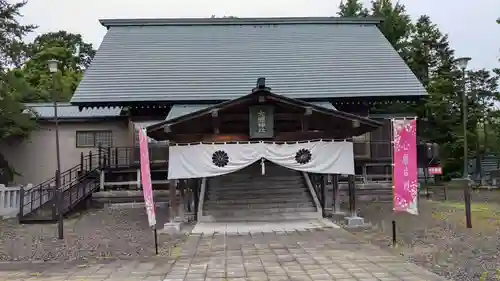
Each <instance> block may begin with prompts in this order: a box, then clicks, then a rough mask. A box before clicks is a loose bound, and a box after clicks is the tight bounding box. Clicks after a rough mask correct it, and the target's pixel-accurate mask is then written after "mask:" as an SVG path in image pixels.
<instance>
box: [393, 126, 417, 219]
mask: <svg viewBox="0 0 500 281" xmlns="http://www.w3.org/2000/svg"><path fill="white" fill-rule="evenodd" d="M392 124H393V132H394V143H393V151H394V155H393V165H394V166H393V169H394V178H393V184H394V198H393V201H394V211H401V212H408V213H410V214H414V215H417V214H418V207H417V196H418V194H417V193H418V176H417V126H416V124H417V121H416V120H393V122H392Z"/></svg>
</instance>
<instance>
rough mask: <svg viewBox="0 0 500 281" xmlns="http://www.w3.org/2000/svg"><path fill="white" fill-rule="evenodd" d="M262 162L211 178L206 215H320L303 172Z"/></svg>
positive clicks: (214, 217) (257, 218)
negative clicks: (263, 166) (262, 166)
mask: <svg viewBox="0 0 500 281" xmlns="http://www.w3.org/2000/svg"><path fill="white" fill-rule="evenodd" d="M260 171H261V170H260V164H254V165H251V166H250V167H248V168H245V169H243V170H240V171H237V172H235V173H232V174H229V175H224V176H220V177H215V178H212V179H210V180H209V184H208V189H207V200H206V201H205V203H204V208H203V209H204V212H203V216H205V217H210V219H211V220H214V221H240V222H241V221H243V222H244V221H279V220H290V219H304V218H317V217H318V213H317V210H316V206H315V204H314V202H313V201H312V198H311V196H310V194H309V190H308V189H307V187H306V186H305V184H304V180H303V178H302V175H301V174H300V173H299V172H297V171H293V170H288V169H286V168H282V167H278V166H276V165H273V164H266V174H265V175H262V174H261V173H260Z"/></svg>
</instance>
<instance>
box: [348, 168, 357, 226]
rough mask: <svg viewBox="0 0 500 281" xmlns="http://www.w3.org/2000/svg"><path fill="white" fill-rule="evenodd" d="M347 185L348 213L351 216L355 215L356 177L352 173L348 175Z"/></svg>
mask: <svg viewBox="0 0 500 281" xmlns="http://www.w3.org/2000/svg"><path fill="white" fill-rule="evenodd" d="M348 186H349V215H350V216H351V217H357V213H356V178H355V177H354V175H349V176H348Z"/></svg>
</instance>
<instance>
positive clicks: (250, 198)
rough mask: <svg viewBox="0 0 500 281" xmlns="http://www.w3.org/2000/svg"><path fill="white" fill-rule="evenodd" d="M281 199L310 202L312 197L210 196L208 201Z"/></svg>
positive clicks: (290, 195)
mask: <svg viewBox="0 0 500 281" xmlns="http://www.w3.org/2000/svg"><path fill="white" fill-rule="evenodd" d="M273 197H274V198H279V199H281V200H283V201H290V200H294V199H298V200H302V201H308V200H310V197H309V196H308V194H306V193H303V194H300V193H299V194H289V193H288V194H286V195H285V194H268V196H267V197H266V196H264V195H262V194H258V195H256V194H254V195H249V194H245V195H241V194H215V195H214V194H209V195H208V200H210V201H226V200H229V201H230V200H237V199H245V200H253V199H265V198H273Z"/></svg>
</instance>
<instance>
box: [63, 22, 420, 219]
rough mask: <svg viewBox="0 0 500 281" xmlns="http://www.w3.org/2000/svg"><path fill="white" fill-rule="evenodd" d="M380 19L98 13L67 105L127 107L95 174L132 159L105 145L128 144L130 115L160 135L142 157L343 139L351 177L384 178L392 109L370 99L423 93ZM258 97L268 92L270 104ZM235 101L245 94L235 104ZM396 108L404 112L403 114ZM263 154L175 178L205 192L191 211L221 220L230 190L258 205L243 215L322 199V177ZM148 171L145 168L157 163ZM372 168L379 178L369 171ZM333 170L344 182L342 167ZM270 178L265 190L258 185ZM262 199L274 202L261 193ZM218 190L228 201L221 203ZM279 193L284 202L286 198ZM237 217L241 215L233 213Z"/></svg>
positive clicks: (406, 99) (296, 209)
mask: <svg viewBox="0 0 500 281" xmlns="http://www.w3.org/2000/svg"><path fill="white" fill-rule="evenodd" d="M380 22H381V20H380V19H375V18H334V17H332V18H218V19H108V20H101V24H102V25H103V26H105V27H106V28H107V29H108V31H107V34H106V35H105V37H104V39H103V41H102V43H101V46H100V48H99V50H98V51H97V54H96V55H95V57H94V60H93V62H92V65H91V66H90V68H89V69H87V71H86V73H85V76H84V78H83V80H82V82H81V83H80V85H79V87H78V89H77V90H76V92H75V94H74V96H73V98H72V100H71V104H72V105H73V106H77V107H79V108H80V109H82V110H98V109H99V110H103V109H106V108H120V109H121V113H120V116H125V119H124V120H126V121H124V123H125V124H128V130H125V132H128V135H127V133H125V135H127V136H124V137H123V138H126V140H124V139H120V140H115V142H114V143H113V145H112V146H110V147H109V148H106V149H105V150H103V151H101V155H100V156H99V158H98V162H99V167H101V169H100V170H99V172H101V173H102V172H103V171H104V172H105V173H107V171H108V170H109V171H111V170H113V169H115V170H116V169H124V164H127V163H128V164H130V163H132V162H133V161H132V160H131V159H132V158H133V157H132V156H130V155H131V154H130V155H129V153H128V152H120V151H128V150H127V149H122V150H120V149H118V148H116V147H115V146H117V145H118V144H119V145H124V146H127V143H128V145H129V146H131V147H134V146H135V142H129V141H130V139H131V138H133V137H132V136H131V135H130V134H134V132H135V131H136V127H135V125H133V124H138V123H141V124H142V126H141V127H147V126H149V127H148V129H147V131H148V135H149V136H150V137H152V138H153V139H156V140H157V141H159V142H160V143H159V144H158V146H157V150H156V152H154V153H151V152H150V155H152V157H160V158H163V159H164V160H165V161H167V160H168V159H169V156H168V151H169V149H170V148H171V147H172V146H170V148H169V147H168V146H167V143H168V142H169V143H170V144H176V145H177V144H182V143H192V142H213V143H218V142H224V141H226V142H251V141H252V140H253V141H257V142H265V141H267V142H269V141H270V142H279V141H283V142H290V141H292V142H293V141H295V142H303V141H306V142H307V141H314V140H317V139H318V138H320V139H330V140H335V139H336V140H338V139H339V138H340V139H342V140H343V139H346V140H347V141H348V142H351V143H352V144H353V150H354V152H353V156H354V157H353V158H354V159H353V173H352V174H353V175H352V180H354V174H356V176H358V181H359V182H367V181H382V180H385V181H387V180H390V174H391V169H390V165H391V156H392V154H391V143H390V141H391V133H392V132H391V123H390V119H391V118H393V117H394V116H392V115H383V114H376V113H374V112H373V108H374V107H375V106H377V105H384V104H389V103H411V102H415V101H417V100H418V99H419V98H420V97H422V96H424V95H426V92H425V89H424V87H423V86H422V85H421V83H420V81H418V79H417V78H416V76H415V75H414V74H413V73H412V72H411V70H410V69H409V67H408V66H407V65H406V64H405V62H404V61H403V59H402V58H401V57H400V56H399V54H398V53H397V52H396V51H395V50H394V49H393V48H392V46H391V44H390V43H389V42H388V41H387V39H386V38H385V37H384V35H383V34H382V33H381V32H380V30H379V29H378V27H377V25H378V24H379V23H380ZM258 78H265V82H264V80H263V79H260V80H259V81H260V82H261V83H260V84H259V83H258V84H257V86H256V83H255V82H256V81H257V79H258ZM261 86H262V87H264V88H260V87H261ZM252 89H253V90H252ZM243 97H246V98H245V99H244V98H243ZM261 97H263V98H261ZM268 97H269V98H270V99H271V100H273V101H272V102H269V103H270V104H268V101H267V98H268ZM249 98H250V100H251V102H250V101H248V100H249ZM259 98H260V99H263V100H261V101H259ZM241 99H243V100H245V102H244V103H242V104H240V105H238V102H239V101H241ZM259 103H262V104H263V105H266V106H270V107H266V108H272V109H266V110H269V111H265V112H267V113H269V114H271V115H269V116H270V117H269V118H270V119H266V120H273V122H272V124H271V123H270V124H268V125H269V126H271V127H272V128H273V129H272V130H271V131H272V134H271V135H266V136H261V137H255V136H252V135H251V128H253V127H252V126H255V124H254V123H252V124H254V125H250V123H249V122H250V120H252V118H251V116H253V115H251V113H250V112H251V111H252V110H253V109H251V108H253V107H254V106H258V105H259ZM225 109H227V111H224V110H225ZM238 110H239V111H238ZM270 112H272V113H270ZM219 113H220V116H221V117H220V118H219ZM267 113H266V114H267ZM399 115H404V116H408V117H413V116H414V114H413V113H411V112H401V113H399ZM266 116H267V115H266ZM271 116H272V117H271ZM308 116H309V117H308ZM311 116H312V117H311ZM233 118H234V119H233ZM310 118H311V119H310ZM306 120H307V121H306ZM252 122H257V121H252ZM346 124H349V125H346ZM124 126H125V125H124ZM135 135H136V134H135ZM257 135H258V134H257ZM124 153H125V154H126V156H124V155H125V154H124ZM64 157H70V156H69V155H68V156H66V155H65V156H64ZM71 157H72V156H71ZM92 157H93V156H92ZM118 158H120V159H123V158H126V159H127V160H126V161H125V162H120V161H118V160H117V159H118ZM158 160H161V159H158ZM66 161H68V162H71V161H73V160H66ZM75 161H76V162H78V159H76V160H75ZM263 161H264V162H263V163H264V166H265V169H266V171H265V173H263V172H262V171H261V172H260V173H259V170H261V169H264V168H262V167H260V166H259V164H258V163H255V165H250V166H248V167H246V168H244V169H240V170H239V171H237V172H234V173H229V174H227V175H224V176H218V177H209V178H205V179H203V178H197V179H190V180H186V181H183V183H182V185H183V186H184V188H185V189H186V190H191V191H192V190H194V191H193V192H194V193H195V196H194V198H197V199H194V201H196V202H195V205H197V206H198V207H199V205H198V203H200V202H201V201H203V200H204V197H207V198H208V200H212V201H211V202H212V204H209V205H206V206H205V207H201V208H202V209H198V208H197V209H196V210H197V211H201V212H205V211H207V213H210V212H211V213H215V214H217V215H216V216H214V217H217V218H219V219H221V218H222V219H224V218H225V217H227V218H228V219H229V218H230V217H231V216H230V215H229V214H230V213H231V212H232V210H234V206H230V205H231V204H230V202H233V201H231V200H233V199H234V200H236V199H240V200H241V201H238V202H239V203H238V204H240V205H239V207H241V208H243V209H242V210H243V211H242V212H241V213H245V212H246V211H248V210H246V211H245V208H247V209H248V208H253V209H254V211H255V210H260V211H262V213H259V212H257V213H255V212H253V211H252V214H253V215H252V216H250V217H251V218H253V219H255V218H257V217H259V216H261V215H262V214H268V215H269V214H275V213H279V216H278V217H286V214H287V213H288V214H292V215H291V216H292V217H294V216H295V215H297V214H299V213H304V212H305V213H311V212H315V211H314V210H316V211H318V209H321V208H323V209H325V208H327V206H326V205H329V204H330V203H325V202H326V201H325V202H323V201H322V200H326V198H327V197H328V198H330V197H329V196H327V195H325V194H323V195H321V194H317V193H319V192H320V191H319V190H315V189H314V188H315V187H314V183H315V182H316V183H318V185H317V186H321V184H320V183H319V182H320V181H322V180H324V179H321V180H318V177H316V175H303V174H301V173H296V171H294V170H290V169H286V168H283V167H280V166H279V165H271V164H269V163H267V164H266V163H265V162H266V161H265V160H263ZM81 162H83V160H82V161H81ZM119 162H120V163H119ZM103 164H104V165H103ZM173 164H174V163H169V164H168V166H169V169H170V168H171V167H172V165H173ZM113 165H114V167H113ZM130 165H131V164H130ZM81 166H82V167H83V166H84V165H81ZM264 166H263V167H264ZM91 167H92V168H95V167H96V166H95V165H93V166H92V165H91ZM259 167H260V168H259ZM82 169H83V168H82ZM152 169H153V172H154V170H155V167H153V166H152ZM158 169H165V166H161V167H160V166H159V167H158ZM306 174H307V172H306ZM370 174H378V175H379V176H384V179H382V178H377V177H371V178H369V177H368V175H370ZM337 176H338V178H341V179H342V173H341V172H339V173H337V175H336V176H335V177H337ZM284 178H288V179H290V182H288V183H287V184H286V186H285V185H284V184H280V183H279V182H285V181H281V180H283V179H284ZM307 178H309V180H307ZM319 178H321V177H319ZM249 179H252V180H255V182H256V183H258V184H259V185H260V186H259V187H260V189H258V188H256V187H255V186H253V185H252V183H251V182H249ZM233 183H234V184H233ZM231 186H237V187H238V188H234V189H231ZM271 186H274V187H275V189H272V190H271V189H268V190H266V189H265V188H267V187H271ZM353 186H354V185H353ZM201 187H203V188H204V191H203V192H205V193H203V195H202V194H201V192H202V190H200V188H201ZM287 187H288V188H289V190H290V192H287V189H286V188H287ZM311 188H312V189H311ZM249 190H250V191H251V190H254V193H252V192H249ZM245 192H246V193H245ZM225 195H227V196H226V197H227V198H226V197H224V196H225ZM295 195H296V197H293V196H295ZM200 196H202V197H200ZM220 196H222V197H220ZM231 196H232V197H231ZM288 196H292V197H288ZM269 197H274V198H276V200H278V201H279V202H274V201H272V200H271V201H269V202H268V201H266V200H267V199H266V198H269ZM202 198H203V199H202ZM217 198H222V199H220V200H222V201H224V200H226V199H227V200H226V201H224V202H220V204H219V203H216V202H218V200H219V199H217ZM224 198H225V199H224ZM231 198H233V199H231ZM294 198H295V199H296V200H294ZM287 200H288V201H287ZM290 200H291V201H290ZM282 201H284V202H292V203H290V204H291V205H286V204H285V205H286V206H285V205H283V204H282V203H280V202H282ZM320 201H321V202H320ZM214 202H215V203H214ZM252 202H254V203H255V204H257V205H253V203H252ZM251 203H252V204H251ZM224 204H226V205H224ZM282 205H283V206H282ZM320 205H321V206H320ZM224 206H226V207H224ZM68 208H69V207H68ZM203 208H208V209H206V210H204V209H203ZM280 210H284V211H280ZM199 215H203V214H199ZM242 218H243V219H245V216H244V214H243V215H242V216H241V217H239V216H238V215H236V216H234V219H236V220H238V219H242ZM247 218H248V217H247Z"/></svg>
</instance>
